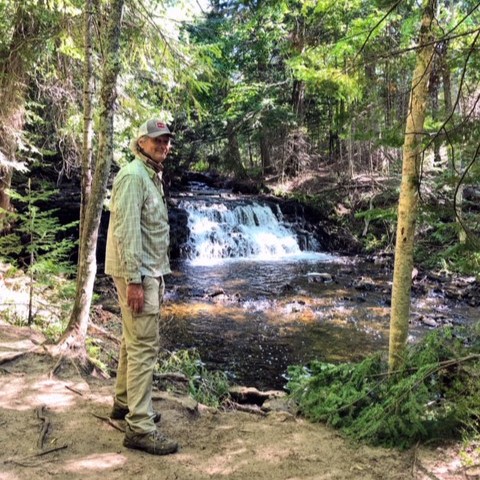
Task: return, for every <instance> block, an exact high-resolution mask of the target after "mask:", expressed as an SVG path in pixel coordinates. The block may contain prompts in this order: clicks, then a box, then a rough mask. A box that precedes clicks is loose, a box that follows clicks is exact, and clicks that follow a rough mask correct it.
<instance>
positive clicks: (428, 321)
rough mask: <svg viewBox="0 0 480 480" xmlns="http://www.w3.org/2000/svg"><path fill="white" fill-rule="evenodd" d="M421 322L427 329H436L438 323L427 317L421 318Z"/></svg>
mask: <svg viewBox="0 0 480 480" xmlns="http://www.w3.org/2000/svg"><path fill="white" fill-rule="evenodd" d="M421 322H422V323H423V324H424V325H427V326H428V327H434V328H435V327H438V323H437V321H436V320H434V319H433V318H428V317H423V318H421Z"/></svg>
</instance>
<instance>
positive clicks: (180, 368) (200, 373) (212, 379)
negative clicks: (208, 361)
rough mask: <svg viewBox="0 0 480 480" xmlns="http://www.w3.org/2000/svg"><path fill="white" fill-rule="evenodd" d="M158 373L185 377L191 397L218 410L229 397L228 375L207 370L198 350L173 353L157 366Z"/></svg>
mask: <svg viewBox="0 0 480 480" xmlns="http://www.w3.org/2000/svg"><path fill="white" fill-rule="evenodd" d="M156 371H157V372H158V373H182V374H183V375H185V376H186V377H187V378H188V387H189V393H190V395H191V396H192V397H193V398H195V400H197V401H198V402H200V403H203V404H204V405H208V406H211V407H215V408H216V407H218V406H219V405H220V404H221V402H222V401H223V400H225V398H226V397H227V396H228V390H229V382H228V379H227V376H226V374H225V373H224V372H219V371H214V372H211V371H209V370H207V369H206V368H205V365H204V364H203V362H202V360H201V359H200V356H199V354H198V352H197V351H196V350H179V351H177V352H173V353H171V354H170V355H169V357H167V358H165V359H163V360H162V361H161V362H160V363H159V364H157V369H156Z"/></svg>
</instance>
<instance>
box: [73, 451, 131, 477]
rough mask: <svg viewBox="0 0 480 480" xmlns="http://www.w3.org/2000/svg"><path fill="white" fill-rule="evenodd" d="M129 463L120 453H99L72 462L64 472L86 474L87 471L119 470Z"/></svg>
mask: <svg viewBox="0 0 480 480" xmlns="http://www.w3.org/2000/svg"><path fill="white" fill-rule="evenodd" d="M126 462H127V458H126V457H124V456H123V455H119V454H118V453H98V454H93V455H89V456H87V457H83V458H77V459H75V460H70V461H68V462H67V464H66V465H65V467H64V470H65V471H67V472H70V473H80V472H83V473H86V472H85V470H90V471H101V470H107V469H119V468H120V467H122V466H123V465H125V463H126Z"/></svg>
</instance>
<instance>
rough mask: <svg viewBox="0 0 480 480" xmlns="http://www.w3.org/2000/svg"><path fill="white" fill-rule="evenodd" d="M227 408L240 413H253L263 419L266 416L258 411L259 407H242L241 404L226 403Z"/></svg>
mask: <svg viewBox="0 0 480 480" xmlns="http://www.w3.org/2000/svg"><path fill="white" fill-rule="evenodd" d="M227 406H228V407H231V408H233V409H235V410H239V411H240V412H247V413H253V414H255V415H261V416H262V417H265V416H266V415H267V414H266V413H265V412H264V411H263V410H260V408H259V407H257V406H256V405H255V406H254V405H242V404H241V403H236V402H228V405H227Z"/></svg>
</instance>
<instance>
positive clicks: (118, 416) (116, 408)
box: [110, 402, 162, 423]
mask: <svg viewBox="0 0 480 480" xmlns="http://www.w3.org/2000/svg"><path fill="white" fill-rule="evenodd" d="M128 412H129V410H128V408H125V407H121V406H120V405H119V404H118V403H116V402H113V408H112V411H111V412H110V418H111V419H112V420H125V417H126V416H127V415H128ZM161 418H162V414H161V413H160V412H155V416H154V417H153V422H154V423H158V422H159V421H160V420H161Z"/></svg>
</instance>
